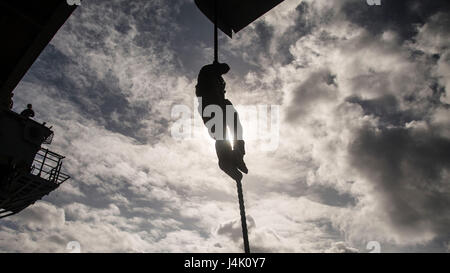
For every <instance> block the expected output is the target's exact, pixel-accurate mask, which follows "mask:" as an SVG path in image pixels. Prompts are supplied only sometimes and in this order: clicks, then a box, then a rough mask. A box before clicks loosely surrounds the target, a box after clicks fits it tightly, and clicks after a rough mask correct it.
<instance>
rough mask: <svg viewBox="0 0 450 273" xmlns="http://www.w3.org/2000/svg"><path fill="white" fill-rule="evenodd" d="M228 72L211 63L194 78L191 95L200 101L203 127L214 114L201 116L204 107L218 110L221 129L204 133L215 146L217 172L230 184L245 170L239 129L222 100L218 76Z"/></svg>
mask: <svg viewBox="0 0 450 273" xmlns="http://www.w3.org/2000/svg"><path fill="white" fill-rule="evenodd" d="M229 70H230V67H229V66H228V64H226V63H217V62H214V63H212V64H208V65H205V66H203V67H202V69H201V70H200V72H199V75H198V80H197V86H196V92H195V93H196V96H197V97H198V98H201V104H200V105H199V112H200V115H201V116H202V119H203V122H204V123H205V125H206V124H207V122H208V121H209V120H211V119H212V118H214V113H213V114H212V116H211V117H207V116H205V115H203V113H204V110H205V108H206V107H208V106H210V105H217V106H218V107H219V108H220V109H221V110H222V113H223V115H222V116H223V119H222V127H221V128H208V130H209V133H210V135H211V137H212V138H214V139H215V140H216V144H215V146H216V153H217V157H218V159H219V167H220V169H222V170H223V171H224V172H225V173H226V174H228V175H229V176H230V177H232V178H233V179H234V180H239V181H241V180H242V173H241V171H242V172H244V173H248V169H247V166H246V165H245V163H244V155H245V143H244V140H243V139H242V126H241V123H240V120H239V115H238V113H237V111H236V109H235V108H234V106H233V104H232V103H231V101H229V100H227V99H225V92H226V91H225V86H226V83H225V81H224V79H223V78H222V75H224V74H226V73H227V72H228V71H229ZM227 111H228V113H227ZM230 111H231V112H230ZM227 114H228V115H233V119H232V120H229V119H227ZM230 122H232V123H230ZM207 127H208V126H207ZM227 128H228V129H229V130H230V132H231V133H232V137H233V146H232V145H231V143H230V142H229V141H228V140H227ZM216 130H220V131H219V132H221V133H222V134H220V135H219V138H218V137H217V136H218V135H217V134H215V131H216Z"/></svg>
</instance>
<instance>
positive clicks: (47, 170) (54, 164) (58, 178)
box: [31, 148, 70, 185]
mask: <svg viewBox="0 0 450 273" xmlns="http://www.w3.org/2000/svg"><path fill="white" fill-rule="evenodd" d="M63 159H64V156H61V155H59V154H57V153H54V152H52V151H50V150H48V149H44V148H41V149H40V150H39V151H38V152H37V154H36V156H35V158H34V161H33V166H32V167H31V174H33V175H36V176H39V177H41V178H43V179H45V180H47V181H49V182H52V183H55V184H57V185H59V184H61V183H63V182H64V181H66V180H67V179H69V178H70V176H69V175H67V174H65V173H62V172H61V167H62V160H63Z"/></svg>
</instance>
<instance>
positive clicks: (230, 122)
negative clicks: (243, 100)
mask: <svg viewBox="0 0 450 273" xmlns="http://www.w3.org/2000/svg"><path fill="white" fill-rule="evenodd" d="M225 103H226V107H227V120H226V121H227V126H228V128H229V129H230V131H231V134H232V139H233V157H234V160H235V163H236V165H237V167H238V168H239V170H241V171H242V172H244V173H248V169H247V166H246V165H245V162H244V155H245V142H244V139H243V135H242V134H243V133H242V124H241V121H240V119H239V114H238V112H237V110H236V108H234V105H233V104H232V103H231V101H229V100H225Z"/></svg>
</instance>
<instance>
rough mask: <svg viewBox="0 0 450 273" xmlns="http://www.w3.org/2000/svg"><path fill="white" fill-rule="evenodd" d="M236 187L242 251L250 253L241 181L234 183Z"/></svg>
mask: <svg viewBox="0 0 450 273" xmlns="http://www.w3.org/2000/svg"><path fill="white" fill-rule="evenodd" d="M236 185H237V192H238V198H239V209H240V211H241V224H242V237H243V239H244V250H245V253H250V244H249V242H248V232H247V220H246V218H245V206H244V195H243V194H242V183H241V181H236Z"/></svg>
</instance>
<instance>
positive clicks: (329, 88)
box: [286, 69, 337, 122]
mask: <svg viewBox="0 0 450 273" xmlns="http://www.w3.org/2000/svg"><path fill="white" fill-rule="evenodd" d="M335 77H336V76H335V75H333V74H332V73H331V72H330V71H329V70H327V69H322V70H320V71H317V72H313V73H311V74H310V75H309V77H308V78H307V79H305V80H304V81H303V82H302V83H301V84H300V86H299V87H298V88H297V89H296V90H295V91H294V97H293V99H292V101H291V103H290V105H289V107H288V111H287V116H286V119H287V121H288V122H294V121H296V120H298V119H300V118H301V117H303V116H305V115H307V114H308V112H309V111H310V110H311V109H312V108H313V107H315V106H316V105H317V104H320V103H321V102H324V101H329V100H332V99H335V98H337V93H336V92H337V89H336V88H337V86H336V84H335V81H334V80H335Z"/></svg>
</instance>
